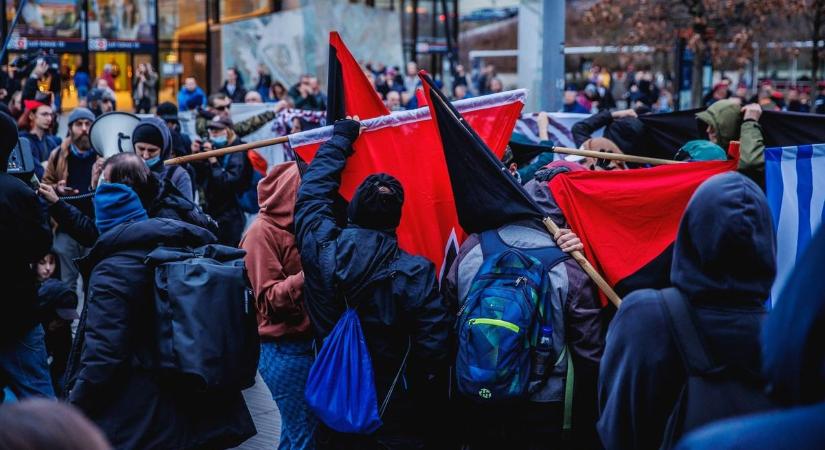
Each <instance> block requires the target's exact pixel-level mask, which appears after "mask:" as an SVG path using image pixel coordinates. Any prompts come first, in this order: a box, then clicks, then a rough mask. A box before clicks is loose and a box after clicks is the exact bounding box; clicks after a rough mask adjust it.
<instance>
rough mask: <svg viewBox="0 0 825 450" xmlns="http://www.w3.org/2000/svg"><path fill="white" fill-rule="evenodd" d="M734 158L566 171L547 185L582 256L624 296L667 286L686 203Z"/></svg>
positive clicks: (732, 166)
mask: <svg viewBox="0 0 825 450" xmlns="http://www.w3.org/2000/svg"><path fill="white" fill-rule="evenodd" d="M737 162H738V161H737V160H735V159H732V160H728V161H710V162H692V163H686V164H678V165H667V166H659V167H653V168H648V169H633V170H623V171H610V172H608V171H603V172H575V173H565V174H560V175H558V176H556V177H554V178H553V179H552V180H551V181H550V183H549V187H550V190H551V192H552V194H553V198H554V199H555V201H556V202H557V203H558V205H559V207H560V208H561V210H562V212H563V213H564V216H565V218H566V219H567V222H568V224H569V225H570V228H571V229H572V230H573V231H574V232H575V233H576V234H577V235H578V236H579V238H580V239H581V241H582V243H583V244H584V253H585V255H586V256H587V259H588V260H589V261H590V262H591V263H592V264H593V266H594V267H595V268H596V269H597V270H598V271H599V272H601V273H602V275H603V276H604V277H605V279H606V280H607V282H608V283H610V285H611V286H613V287H614V289H615V290H616V292H617V293H618V294H619V295H620V296H624V295H625V294H627V293H629V292H631V291H633V290H636V289H639V288H663V287H667V286H669V283H670V264H671V257H670V255H671V254H672V248H673V242H674V240H675V238H676V232H677V231H678V228H679V222H680V220H681V218H682V214H683V213H684V211H685V208H686V207H687V204H688V201H689V200H690V198H691V196H692V195H693V192H694V191H695V190H696V188H698V187H699V185H700V184H702V183H703V182H704V181H705V180H707V179H708V178H710V177H712V176H714V175H717V174H720V173H723V172H726V171H729V170H735V169H736V165H737ZM603 300H604V298H603ZM605 302H606V301H605Z"/></svg>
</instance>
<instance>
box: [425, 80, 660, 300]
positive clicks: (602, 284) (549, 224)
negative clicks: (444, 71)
mask: <svg viewBox="0 0 825 450" xmlns="http://www.w3.org/2000/svg"><path fill="white" fill-rule="evenodd" d="M435 99H437V100H438V101H441V102H442V104H444V102H443V100H441V98H440V97H439V96H437V95H436V96H435ZM445 107H446V105H445ZM446 109H447V111H448V112H449V113H450V115H452V116H453V118H454V119H456V120H459V118H458V117H456V116H455V114H453V112H452V110H450V108H449V107H447V108H446ZM461 123H462V124H465V126H469V125H466V123H465V122H463V119H461ZM557 148H559V147H557ZM560 148H562V149H564V150H565V151H566V150H573V151H576V152H578V151H580V150H575V149H572V148H564V147H560ZM554 151H555V150H554ZM581 151H584V152H587V153H595V156H596V157H599V155H605V154H608V155H612V156H629V155H616V154H613V153H602V152H589V151H587V150H581ZM559 153H563V152H559ZM571 154H572V153H571ZM641 159H645V160H647V159H650V158H641ZM661 161H667V160H661ZM668 162H673V161H668ZM542 222H544V226H545V227H546V228H547V231H549V232H550V236H552V237H554V240H555V236H556V232H557V231H559V226H558V225H556V223H555V222H553V220H552V219H550V218H549V217H545V218H544V219H543V220H542ZM570 256H572V257H573V259H575V260H576V262H577V263H579V265H580V266H581V268H582V269H584V271H585V273H587V276H589V277H590V279H591V280H593V282H594V283H596V286H598V287H599V289H601V290H602V292H604V294H605V295H606V296H607V298H609V299H610V301H611V302H613V304H614V305H616V308H618V307H619V306H621V304H622V299H621V297H619V295H618V294H616V291H614V290H613V288H612V287H610V285H609V284H607V280H605V279H604V278H603V277H602V276H601V274H600V273H599V272H597V271H596V268H595V267H593V265H592V264H590V261H588V260H587V258H585V257H584V254H583V253H582V252H580V251H578V250H577V251H575V252H570Z"/></svg>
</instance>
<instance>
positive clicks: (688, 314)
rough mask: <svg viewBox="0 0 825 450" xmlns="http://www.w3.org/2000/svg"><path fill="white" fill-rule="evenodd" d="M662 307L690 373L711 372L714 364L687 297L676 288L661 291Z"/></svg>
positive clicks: (683, 361)
mask: <svg viewBox="0 0 825 450" xmlns="http://www.w3.org/2000/svg"><path fill="white" fill-rule="evenodd" d="M659 294H660V295H661V297H662V302H661V305H662V308H663V309H664V313H665V316H666V317H668V319H669V322H670V332H671V334H672V335H673V339H674V340H675V341H676V347H678V349H679V355H680V356H681V357H682V363H683V364H684V366H685V369H686V370H687V372H688V374H690V375H700V374H703V373H708V372H710V371H711V370H712V369H713V367H714V365H713V361H712V360H711V358H710V356H709V355H708V354H707V351H706V349H705V345H704V344H703V342H702V335H701V334H700V332H699V329H698V328H697V327H696V322H695V320H694V318H693V310H692V309H691V306H690V304H689V303H688V300H687V298H685V296H684V295H682V293H681V292H679V290H678V289H676V288H668V289H663V290H660V291H659Z"/></svg>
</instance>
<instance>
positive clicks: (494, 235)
mask: <svg viewBox="0 0 825 450" xmlns="http://www.w3.org/2000/svg"><path fill="white" fill-rule="evenodd" d="M478 240H479V243H480V244H481V257H482V258H484V259H486V258H489V257H490V256H492V255H497V254H499V253H503V252H505V251H507V250H509V249H510V248H512V247H510V246H509V245H507V244H505V243H504V241H503V240H502V239H501V236H499V235H498V230H497V229H492V230H487V231H483V232H481V233H480V234H479V235H478Z"/></svg>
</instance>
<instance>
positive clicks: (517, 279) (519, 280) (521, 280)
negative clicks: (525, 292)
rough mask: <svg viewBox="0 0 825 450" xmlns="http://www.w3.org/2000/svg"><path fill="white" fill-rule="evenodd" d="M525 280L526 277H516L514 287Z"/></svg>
mask: <svg viewBox="0 0 825 450" xmlns="http://www.w3.org/2000/svg"><path fill="white" fill-rule="evenodd" d="M526 282H527V278H526V277H518V278H516V287H518V286H519V285H520V284H521V283H526Z"/></svg>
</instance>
